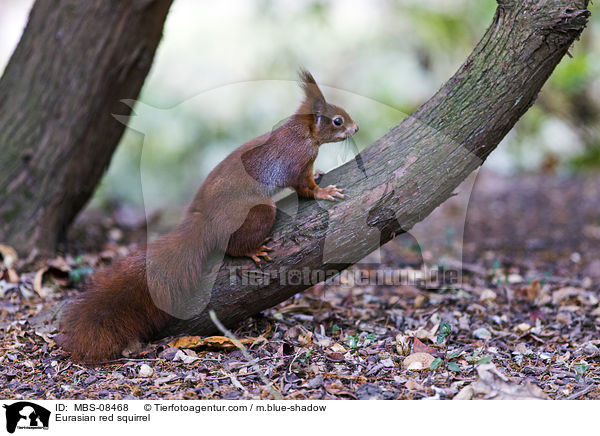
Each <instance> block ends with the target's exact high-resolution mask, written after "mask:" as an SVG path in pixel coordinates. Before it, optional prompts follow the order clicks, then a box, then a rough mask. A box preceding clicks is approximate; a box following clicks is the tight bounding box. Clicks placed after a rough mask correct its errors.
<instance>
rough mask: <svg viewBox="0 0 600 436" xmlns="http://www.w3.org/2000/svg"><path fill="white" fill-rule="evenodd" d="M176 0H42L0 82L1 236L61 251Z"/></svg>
mask: <svg viewBox="0 0 600 436" xmlns="http://www.w3.org/2000/svg"><path fill="white" fill-rule="evenodd" d="M171 2H172V0H130V1H120V0H108V1H107V0H89V1H83V2H82V1H78V0H57V1H49V0H38V1H36V3H35V4H34V6H33V8H32V10H31V13H30V15H29V21H28V23H27V27H26V28H25V31H24V33H23V36H22V37H21V41H20V42H19V44H18V46H17V48H16V50H15V52H14V53H13V56H12V57H11V59H10V62H9V64H8V66H7V67H6V70H5V72H4V75H3V77H2V79H1V80H0V156H1V158H0V198H1V199H2V201H1V202H0V241H2V242H5V243H8V244H10V245H12V246H14V247H15V248H16V249H17V250H18V251H20V252H21V253H22V254H25V255H26V254H28V253H29V252H30V251H31V250H32V249H34V248H37V249H38V250H39V251H40V252H53V251H54V250H55V248H56V243H57V241H59V240H60V239H61V237H62V236H63V235H64V233H65V231H66V229H67V226H68V225H69V224H70V223H71V221H72V220H73V218H74V217H75V215H76V214H77V213H78V212H79V210H80V209H81V208H82V207H83V205H84V204H85V203H86V202H87V200H88V199H89V198H90V196H91V194H92V193H93V192H94V189H95V187H96V185H97V184H98V182H99V180H100V178H101V176H102V173H103V172H104V170H105V169H106V167H107V166H108V163H109V162H110V158H111V155H112V153H113V151H114V149H115V147H116V146H117V144H118V142H119V139H120V137H121V135H122V133H123V130H124V127H125V126H123V125H122V124H121V123H120V122H118V121H117V120H115V119H114V118H113V117H112V116H111V114H112V113H120V114H121V113H125V114H128V113H129V112H130V108H129V107H128V106H126V105H124V104H122V103H119V101H120V100H121V99H124V98H130V99H135V98H137V96H138V94H139V91H140V89H141V87H142V84H143V83H144V79H145V77H146V75H147V73H148V71H149V69H150V66H151V64H152V59H153V57H154V52H155V50H156V47H157V45H158V42H159V41H160V38H161V36H162V29H163V23H164V20H165V18H166V15H167V12H168V10H169V6H170V5H171Z"/></svg>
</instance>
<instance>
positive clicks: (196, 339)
mask: <svg viewBox="0 0 600 436" xmlns="http://www.w3.org/2000/svg"><path fill="white" fill-rule="evenodd" d="M257 339H258V338H255V337H250V338H241V339H238V340H239V341H240V342H241V343H242V344H244V345H248V344H252V343H253V342H254V341H256V340H257ZM168 345H169V347H173V348H195V347H217V348H233V347H235V344H234V343H233V341H232V340H231V339H229V338H228V337H226V336H208V337H206V338H203V337H201V336H182V337H180V338H177V339H175V340H174V341H171V342H169V343H168Z"/></svg>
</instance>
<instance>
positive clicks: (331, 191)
mask: <svg viewBox="0 0 600 436" xmlns="http://www.w3.org/2000/svg"><path fill="white" fill-rule="evenodd" d="M334 197H337V198H344V194H342V190H341V189H338V187H337V186H336V185H329V186H328V187H326V188H319V189H317V190H316V192H315V198H316V199H317V200H330V201H335V198H334Z"/></svg>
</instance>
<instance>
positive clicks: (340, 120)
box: [333, 117, 344, 127]
mask: <svg viewBox="0 0 600 436" xmlns="http://www.w3.org/2000/svg"><path fill="white" fill-rule="evenodd" d="M333 124H335V125H336V126H338V127H339V126H341V125H342V124H344V119H343V118H342V117H335V118H334V119H333Z"/></svg>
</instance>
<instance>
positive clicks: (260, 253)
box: [246, 245, 273, 268]
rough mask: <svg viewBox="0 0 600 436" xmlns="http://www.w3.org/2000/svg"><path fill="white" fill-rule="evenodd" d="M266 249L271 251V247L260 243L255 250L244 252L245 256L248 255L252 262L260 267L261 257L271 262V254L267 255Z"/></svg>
mask: <svg viewBox="0 0 600 436" xmlns="http://www.w3.org/2000/svg"><path fill="white" fill-rule="evenodd" d="M267 251H273V249H272V248H271V247H267V246H266V245H261V246H260V247H259V248H257V249H256V251H253V252H251V253H248V254H246V256H247V257H249V258H250V259H252V260H253V261H254V263H255V264H256V266H257V267H259V268H260V267H262V263H261V259H260V258H261V257H262V258H263V259H265V260H267V261H269V262H271V261H272V260H273V259H271V256H269V254H268V253H267Z"/></svg>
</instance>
